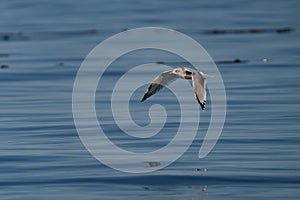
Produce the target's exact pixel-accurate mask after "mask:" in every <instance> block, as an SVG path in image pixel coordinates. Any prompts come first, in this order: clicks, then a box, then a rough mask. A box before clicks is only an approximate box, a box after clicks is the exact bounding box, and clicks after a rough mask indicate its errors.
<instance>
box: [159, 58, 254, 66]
mask: <svg viewBox="0 0 300 200" xmlns="http://www.w3.org/2000/svg"><path fill="white" fill-rule="evenodd" d="M248 62H249V60H243V59H240V58H236V59H233V60H219V61H215V64H238V63H248ZM197 63H198V64H201V65H205V64H209V62H197ZM156 64H161V65H190V63H188V62H168V61H157V62H156Z"/></svg>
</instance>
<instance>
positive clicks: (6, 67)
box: [0, 64, 9, 69]
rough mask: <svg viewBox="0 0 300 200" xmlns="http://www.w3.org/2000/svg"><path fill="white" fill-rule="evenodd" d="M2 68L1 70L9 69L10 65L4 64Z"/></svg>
mask: <svg viewBox="0 0 300 200" xmlns="http://www.w3.org/2000/svg"><path fill="white" fill-rule="evenodd" d="M0 68H1V69H8V68H9V66H8V65H5V64H2V65H1V66H0Z"/></svg>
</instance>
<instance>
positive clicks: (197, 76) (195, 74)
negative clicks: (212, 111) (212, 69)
mask: <svg viewBox="0 0 300 200" xmlns="http://www.w3.org/2000/svg"><path fill="white" fill-rule="evenodd" d="M211 77H213V76H210V75H207V74H204V73H203V72H200V71H197V70H195V69H191V68H187V67H180V68H175V69H173V70H169V71H165V72H163V73H161V74H160V75H158V76H157V77H156V78H155V79H154V80H153V82H152V83H151V85H150V86H149V87H148V89H147V91H146V93H145V94H144V96H143V98H142V100H141V102H143V101H145V100H146V99H147V98H149V97H150V96H152V95H153V94H155V93H156V92H158V91H159V90H160V89H162V88H163V87H165V86H167V85H168V84H170V83H172V82H173V81H175V80H176V79H178V78H182V79H192V81H193V88H194V93H195V98H196V99H197V101H198V103H199V104H200V105H201V108H202V110H204V109H205V104H206V91H205V83H206V81H205V79H206V78H211Z"/></svg>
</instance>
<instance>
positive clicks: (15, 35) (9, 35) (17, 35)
mask: <svg viewBox="0 0 300 200" xmlns="http://www.w3.org/2000/svg"><path fill="white" fill-rule="evenodd" d="M126 30H129V29H128V28H121V29H119V30H101V29H86V30H80V29H79V30H60V31H49V32H31V33H24V32H2V33H1V32H0V41H10V40H29V39H30V38H32V37H34V36H36V35H38V36H42V35H44V36H46V35H47V36H49V35H69V36H72V35H90V34H99V33H115V32H116V31H117V32H118V31H126ZM177 30H178V31H181V32H184V33H196V34H209V35H222V34H261V33H270V34H272V33H277V34H283V33H290V32H293V31H294V29H293V28H291V27H281V28H244V29H208V30H196V29H194V30H193V29H177Z"/></svg>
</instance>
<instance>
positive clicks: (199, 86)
mask: <svg viewBox="0 0 300 200" xmlns="http://www.w3.org/2000/svg"><path fill="white" fill-rule="evenodd" d="M192 80H193V87H194V92H195V97H196V99H197V101H198V103H199V104H200V105H201V108H202V110H204V109H205V103H206V91H205V84H206V81H205V78H204V77H203V76H202V75H201V74H200V73H199V72H198V71H195V72H193V74H192Z"/></svg>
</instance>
